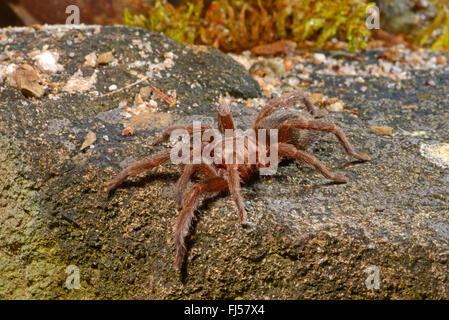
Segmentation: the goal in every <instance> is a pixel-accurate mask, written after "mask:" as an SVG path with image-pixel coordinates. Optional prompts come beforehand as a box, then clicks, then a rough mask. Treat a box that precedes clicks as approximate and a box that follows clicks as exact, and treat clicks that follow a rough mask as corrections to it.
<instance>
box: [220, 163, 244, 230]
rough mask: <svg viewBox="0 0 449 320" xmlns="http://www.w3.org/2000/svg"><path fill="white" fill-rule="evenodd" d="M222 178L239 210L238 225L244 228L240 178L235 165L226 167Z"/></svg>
mask: <svg viewBox="0 0 449 320" xmlns="http://www.w3.org/2000/svg"><path fill="white" fill-rule="evenodd" d="M224 178H225V180H226V183H227V184H228V188H229V191H230V192H231V196H232V199H233V200H234V202H235V204H236V205H237V209H238V210H239V218H240V224H241V225H242V226H243V227H245V226H246V225H247V224H248V222H247V221H246V210H245V205H244V204H243V198H242V195H241V194H240V176H239V172H238V170H237V166H236V165H230V166H228V168H227V170H226V171H225V172H224Z"/></svg>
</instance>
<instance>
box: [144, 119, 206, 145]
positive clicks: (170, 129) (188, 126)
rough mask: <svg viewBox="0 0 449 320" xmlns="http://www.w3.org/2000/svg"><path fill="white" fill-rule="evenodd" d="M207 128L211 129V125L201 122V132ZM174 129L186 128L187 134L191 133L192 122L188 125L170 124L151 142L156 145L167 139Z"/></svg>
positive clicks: (192, 130)
mask: <svg viewBox="0 0 449 320" xmlns="http://www.w3.org/2000/svg"><path fill="white" fill-rule="evenodd" d="M207 129H212V127H211V126H210V125H208V124H205V123H201V129H200V130H201V133H203V132H204V130H207ZM175 130H186V131H187V132H188V133H189V134H193V133H194V128H193V123H192V124H188V125H176V126H172V127H170V128H168V129H166V130H165V131H164V133H162V136H161V137H160V138H159V139H157V140H156V141H155V142H153V145H157V144H160V143H162V142H165V141H168V139H170V135H171V133H172V132H173V131H175Z"/></svg>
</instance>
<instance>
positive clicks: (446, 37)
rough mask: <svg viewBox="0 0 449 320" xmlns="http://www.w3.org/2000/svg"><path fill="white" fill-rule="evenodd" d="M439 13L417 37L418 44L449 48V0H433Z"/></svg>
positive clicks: (438, 48)
mask: <svg viewBox="0 0 449 320" xmlns="http://www.w3.org/2000/svg"><path fill="white" fill-rule="evenodd" d="M433 3H434V4H435V6H436V8H437V9H438V14H437V15H436V17H435V18H434V20H433V21H432V23H431V24H429V25H428V26H427V27H426V28H424V30H422V31H421V32H420V33H419V34H418V35H417V37H416V39H415V43H416V44H418V45H430V47H431V48H432V49H433V50H441V49H449V1H447V0H446V1H441V0H433Z"/></svg>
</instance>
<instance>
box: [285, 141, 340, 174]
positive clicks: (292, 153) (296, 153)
mask: <svg viewBox="0 0 449 320" xmlns="http://www.w3.org/2000/svg"><path fill="white" fill-rule="evenodd" d="M278 152H279V155H281V156H287V157H290V158H293V159H296V160H301V161H304V162H305V163H307V164H310V165H311V166H314V167H315V168H316V169H317V170H318V171H320V172H321V173H322V174H323V176H325V177H326V178H328V179H330V180H334V181H336V182H348V181H349V179H348V178H347V177H345V176H343V175H339V174H334V173H332V172H331V171H329V169H327V168H326V166H325V165H324V164H323V163H321V161H320V160H318V159H317V158H315V157H314V156H312V155H310V154H308V153H307V152H305V151H303V150H299V149H297V148H295V146H293V145H291V144H288V143H282V142H281V143H279V144H278Z"/></svg>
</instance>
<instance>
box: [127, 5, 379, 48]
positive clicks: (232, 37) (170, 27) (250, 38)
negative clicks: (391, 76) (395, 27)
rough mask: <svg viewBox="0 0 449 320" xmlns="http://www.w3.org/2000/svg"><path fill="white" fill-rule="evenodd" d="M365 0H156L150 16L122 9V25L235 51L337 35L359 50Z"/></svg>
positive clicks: (365, 34)
mask: <svg viewBox="0 0 449 320" xmlns="http://www.w3.org/2000/svg"><path fill="white" fill-rule="evenodd" d="M369 5H370V4H369V3H367V2H366V1H365V0H342V1H334V0H321V1H317V0H304V1H291V0H266V1H261V0H250V1H241V0H216V1H204V0H196V1H194V2H192V3H187V4H184V5H181V6H179V7H177V8H175V7H173V6H172V5H170V4H168V3H165V2H162V1H160V0H157V1H156V3H155V4H154V6H149V7H148V15H147V16H143V15H139V16H134V15H132V14H130V12H129V11H128V10H125V16H124V23H125V24H126V25H130V26H136V27H143V28H146V29H150V30H153V31H158V32H163V33H165V34H167V35H168V36H170V37H172V38H174V39H176V40H178V41H180V42H182V43H189V44H205V45H210V46H213V47H215V48H218V49H220V50H223V51H233V52H239V51H243V50H247V49H250V48H252V47H254V46H257V45H261V44H267V43H272V42H275V41H278V40H282V39H289V40H293V41H295V42H297V43H298V44H300V45H301V44H304V43H305V42H306V41H313V42H314V43H315V46H316V47H317V48H319V47H324V46H325V45H326V44H328V43H329V40H331V39H334V38H338V39H339V40H345V41H347V42H348V48H349V50H350V51H355V50H357V49H360V48H363V47H364V46H365V45H366V40H367V37H368V36H369V34H370V32H369V31H368V30H367V28H366V26H365V19H366V8H367V6H369Z"/></svg>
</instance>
